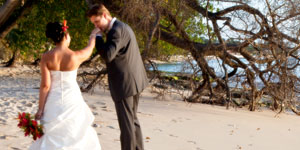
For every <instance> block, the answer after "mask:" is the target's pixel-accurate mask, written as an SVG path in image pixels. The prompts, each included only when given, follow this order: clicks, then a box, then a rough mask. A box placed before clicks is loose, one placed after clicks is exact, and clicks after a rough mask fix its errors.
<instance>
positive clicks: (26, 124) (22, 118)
mask: <svg viewBox="0 0 300 150" xmlns="http://www.w3.org/2000/svg"><path fill="white" fill-rule="evenodd" d="M18 114H19V115H18V118H17V119H18V120H19V123H18V127H19V128H21V129H23V131H24V135H25V136H28V135H32V136H33V140H36V139H37V138H40V137H41V136H42V135H43V134H44V133H43V126H42V125H39V124H38V122H37V121H36V120H34V119H33V117H31V115H30V114H29V113H25V112H23V113H22V114H21V113H18Z"/></svg>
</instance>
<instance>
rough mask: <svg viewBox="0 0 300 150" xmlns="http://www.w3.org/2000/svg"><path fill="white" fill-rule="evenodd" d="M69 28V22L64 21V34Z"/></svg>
mask: <svg viewBox="0 0 300 150" xmlns="http://www.w3.org/2000/svg"><path fill="white" fill-rule="evenodd" d="M68 28H69V27H68V26H67V20H64V24H63V26H62V30H63V32H66V31H67V29H68Z"/></svg>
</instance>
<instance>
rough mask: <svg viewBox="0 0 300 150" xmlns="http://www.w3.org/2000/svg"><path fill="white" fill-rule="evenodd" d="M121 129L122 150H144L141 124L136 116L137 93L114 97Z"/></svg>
mask: <svg viewBox="0 0 300 150" xmlns="http://www.w3.org/2000/svg"><path fill="white" fill-rule="evenodd" d="M114 103H115V107H116V112H117V116H118V121H119V126H120V129H121V135H120V140H121V149H122V150H144V145H143V136H142V131H141V126H140V123H139V120H138V118H137V109H138V103H139V94H137V95H134V96H130V97H127V98H123V99H114Z"/></svg>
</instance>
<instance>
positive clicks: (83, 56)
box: [76, 29, 100, 63]
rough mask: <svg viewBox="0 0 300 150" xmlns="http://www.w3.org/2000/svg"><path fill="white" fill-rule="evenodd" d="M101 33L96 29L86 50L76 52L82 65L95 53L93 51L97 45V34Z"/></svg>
mask: <svg viewBox="0 0 300 150" xmlns="http://www.w3.org/2000/svg"><path fill="white" fill-rule="evenodd" d="M99 31H100V30H99V29H94V30H93V31H92V33H91V35H90V39H89V43H88V45H87V46H86V47H85V48H83V49H82V50H79V51H76V54H77V56H78V58H79V61H80V62H81V63H82V62H83V61H85V60H87V59H88V58H89V57H90V56H91V54H92V53H93V49H94V47H95V43H96V33H98V32H99Z"/></svg>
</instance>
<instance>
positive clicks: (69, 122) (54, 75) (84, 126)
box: [29, 70, 101, 150]
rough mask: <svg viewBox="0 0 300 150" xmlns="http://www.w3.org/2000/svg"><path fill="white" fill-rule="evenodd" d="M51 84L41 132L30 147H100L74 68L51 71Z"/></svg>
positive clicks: (37, 149)
mask: <svg viewBox="0 0 300 150" xmlns="http://www.w3.org/2000/svg"><path fill="white" fill-rule="evenodd" d="M50 73H51V88H50V91H49V94H48V96H47V101H46V104H45V109H44V113H43V117H42V119H41V122H42V124H43V127H44V135H43V136H42V137H41V138H40V139H38V140H36V141H35V142H34V143H33V144H32V145H31V146H30V148H29V149H30V150H101V146H100V143H99V140H98V136H97V133H96V131H95V130H94V129H93V127H92V126H91V125H92V123H93V121H94V115H93V114H92V112H91V110H90V109H89V107H88V106H87V104H86V103H85V101H84V100H83V97H82V95H81V91H80V88H79V86H78V84H77V81H76V76H77V70H73V71H50Z"/></svg>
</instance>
